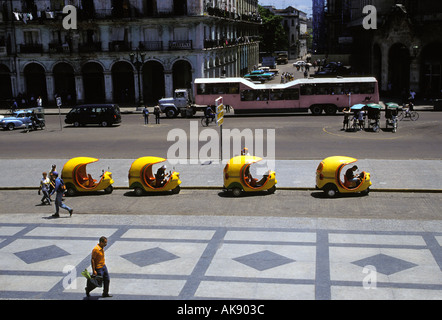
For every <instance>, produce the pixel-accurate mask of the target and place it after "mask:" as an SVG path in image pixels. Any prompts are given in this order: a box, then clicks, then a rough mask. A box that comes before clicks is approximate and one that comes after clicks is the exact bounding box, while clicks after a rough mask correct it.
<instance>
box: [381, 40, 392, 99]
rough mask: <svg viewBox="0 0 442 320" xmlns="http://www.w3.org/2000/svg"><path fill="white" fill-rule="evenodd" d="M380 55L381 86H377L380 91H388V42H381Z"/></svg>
mask: <svg viewBox="0 0 442 320" xmlns="http://www.w3.org/2000/svg"><path fill="white" fill-rule="evenodd" d="M380 47H381V56H382V63H381V77H382V81H381V83H382V87H381V88H379V90H380V91H388V83H389V79H388V51H389V49H390V48H389V46H388V44H385V43H383V44H382V45H381V46H380Z"/></svg>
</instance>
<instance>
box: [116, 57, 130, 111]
mask: <svg viewBox="0 0 442 320" xmlns="http://www.w3.org/2000/svg"><path fill="white" fill-rule="evenodd" d="M112 87H113V101H114V102H116V103H122V104H124V103H134V102H135V85H134V70H133V67H132V65H131V64H130V63H129V62H126V61H119V62H116V63H115V64H114V65H113V66H112Z"/></svg>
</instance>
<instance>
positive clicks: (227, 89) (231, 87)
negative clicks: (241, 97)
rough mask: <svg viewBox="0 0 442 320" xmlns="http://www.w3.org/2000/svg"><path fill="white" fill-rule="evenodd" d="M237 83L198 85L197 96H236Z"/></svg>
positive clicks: (237, 90) (237, 91)
mask: <svg viewBox="0 0 442 320" xmlns="http://www.w3.org/2000/svg"><path fill="white" fill-rule="evenodd" d="M238 93H239V84H238V83H200V84H198V86H197V94H201V95H203V94H206V95H209V94H238Z"/></svg>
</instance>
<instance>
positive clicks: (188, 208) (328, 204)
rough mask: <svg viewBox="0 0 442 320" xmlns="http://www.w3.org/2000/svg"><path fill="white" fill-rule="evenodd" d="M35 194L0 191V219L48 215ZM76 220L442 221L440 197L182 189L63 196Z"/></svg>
mask: <svg viewBox="0 0 442 320" xmlns="http://www.w3.org/2000/svg"><path fill="white" fill-rule="evenodd" d="M40 198H41V196H38V195H37V191H36V190H14V191H0V203H1V204H2V206H1V209H0V214H11V213H29V214H32V215H36V216H39V217H40V218H44V217H48V216H50V215H51V214H52V213H53V212H52V211H53V210H54V208H53V206H52V207H51V206H47V205H41V204H40ZM65 202H66V203H67V204H68V205H69V206H71V207H73V208H75V213H76V214H78V215H90V214H93V215H100V214H112V215H123V214H124V215H170V216H187V215H193V216H225V217H230V216H234V217H238V216H259V217H266V216H269V217H273V218H276V217H311V218H318V217H323V218H326V217H328V218H348V219H395V220H407V219H409V220H442V212H441V211H440V208H441V205H442V193H400V192H371V193H370V195H369V196H365V197H361V196H342V197H338V198H336V199H328V198H325V197H324V194H323V192H320V191H299V190H277V192H276V193H275V194H274V195H268V194H265V193H262V194H259V195H258V194H255V195H244V196H242V197H239V198H234V197H232V196H231V195H229V194H228V193H224V192H222V191H221V190H217V189H214V190H194V189H183V190H181V192H180V194H179V195H174V196H172V195H168V194H155V195H146V196H141V197H136V196H134V194H133V192H132V191H129V190H114V192H113V193H112V194H110V195H105V194H101V193H97V194H93V195H83V196H76V197H68V198H66V199H65Z"/></svg>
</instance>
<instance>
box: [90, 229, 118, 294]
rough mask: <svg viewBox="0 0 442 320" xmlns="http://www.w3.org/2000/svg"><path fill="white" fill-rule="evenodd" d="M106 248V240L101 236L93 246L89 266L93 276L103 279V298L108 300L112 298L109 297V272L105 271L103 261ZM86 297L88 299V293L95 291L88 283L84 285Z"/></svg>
mask: <svg viewBox="0 0 442 320" xmlns="http://www.w3.org/2000/svg"><path fill="white" fill-rule="evenodd" d="M105 246H107V238H106V237H104V236H102V237H101V238H100V239H99V240H98V244H97V245H96V246H95V248H94V249H93V250H92V258H91V266H92V272H93V274H94V276H100V277H101V278H102V279H103V294H102V297H103V298H110V297H112V296H111V295H109V283H110V277H109V272H108V271H107V267H106V262H105V259H104V247H105ZM85 289H86V296H88V297H89V293H90V292H91V291H92V290H94V289H95V286H94V285H93V284H92V282H90V281H89V280H88V281H87V285H86V288H85Z"/></svg>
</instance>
